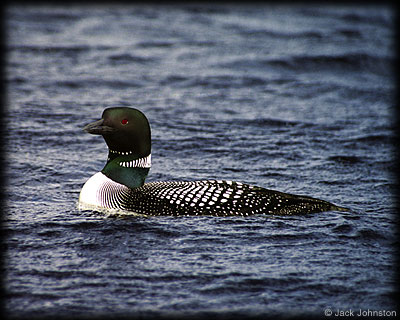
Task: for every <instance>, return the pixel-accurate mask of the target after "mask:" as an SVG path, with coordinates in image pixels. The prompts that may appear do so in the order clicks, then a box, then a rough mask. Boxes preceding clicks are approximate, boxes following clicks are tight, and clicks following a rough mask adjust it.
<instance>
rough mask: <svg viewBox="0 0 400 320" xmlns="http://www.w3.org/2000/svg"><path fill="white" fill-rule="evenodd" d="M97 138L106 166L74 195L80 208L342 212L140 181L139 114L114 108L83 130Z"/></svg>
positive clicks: (216, 183) (143, 154) (235, 191)
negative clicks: (105, 148)
mask: <svg viewBox="0 0 400 320" xmlns="http://www.w3.org/2000/svg"><path fill="white" fill-rule="evenodd" d="M83 130H84V131H86V132H88V133H91V134H95V135H102V136H103V138H104V140H105V142H106V144H107V146H108V158H107V163H106V165H105V166H104V168H103V170H101V172H98V173H96V174H95V175H93V176H92V177H91V178H90V179H89V180H88V181H87V182H86V183H85V184H84V186H83V188H82V190H81V192H80V195H79V206H80V208H92V209H100V210H104V209H105V210H108V209H114V210H117V211H130V212H134V213H136V214H142V215H171V216H179V215H211V216H235V215H240V216H248V215H254V214H277V215H294V214H307V213H316V212H323V211H348V209H346V208H342V207H339V206H336V205H334V204H331V203H329V202H327V201H324V200H319V199H315V198H311V197H307V196H298V195H292V194H288V193H283V192H278V191H273V190H268V189H264V188H261V187H257V186H252V185H248V184H243V183H239V182H234V181H225V180H224V181H222V180H201V181H162V182H149V183H145V179H146V177H147V174H148V172H149V170H150V167H151V133H150V125H149V121H148V120H147V118H146V116H145V115H144V114H143V113H142V112H141V111H139V110H137V109H134V108H128V107H114V108H107V109H105V110H104V112H103V115H102V118H101V119H100V120H98V121H96V122H93V123H90V124H88V125H86V126H85V127H84V128H83Z"/></svg>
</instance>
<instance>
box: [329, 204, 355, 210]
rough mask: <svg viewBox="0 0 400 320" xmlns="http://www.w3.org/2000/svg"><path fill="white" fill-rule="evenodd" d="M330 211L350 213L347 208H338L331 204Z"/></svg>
mask: <svg viewBox="0 0 400 320" xmlns="http://www.w3.org/2000/svg"><path fill="white" fill-rule="evenodd" d="M331 211H340V212H350V211H351V210H350V209H349V208H345V207H339V206H336V205H334V204H332V208H331Z"/></svg>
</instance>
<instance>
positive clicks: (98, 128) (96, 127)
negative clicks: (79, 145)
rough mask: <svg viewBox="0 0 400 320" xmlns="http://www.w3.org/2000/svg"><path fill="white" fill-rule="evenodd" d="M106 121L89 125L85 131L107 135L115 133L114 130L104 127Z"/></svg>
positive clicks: (102, 120) (101, 120)
mask: <svg viewBox="0 0 400 320" xmlns="http://www.w3.org/2000/svg"><path fill="white" fill-rule="evenodd" d="M103 122H104V119H100V120H98V121H95V122H92V123H89V124H88V125H86V126H85V127H84V128H83V130H84V131H86V132H87V133H91V134H101V135H103V134H107V133H112V132H114V131H115V129H114V128H112V127H108V126H105V125H103Z"/></svg>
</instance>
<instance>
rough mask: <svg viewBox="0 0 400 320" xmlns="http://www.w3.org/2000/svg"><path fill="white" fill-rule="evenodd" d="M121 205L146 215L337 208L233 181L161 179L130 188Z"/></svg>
mask: <svg viewBox="0 0 400 320" xmlns="http://www.w3.org/2000/svg"><path fill="white" fill-rule="evenodd" d="M125 199H126V201H123V204H122V205H123V209H124V210H129V211H134V212H137V213H142V214H148V215H214V216H231V215H242V216H243V215H244V216H247V215H253V214H286V215H290V214H302V213H312V212H321V211H330V210H338V207H336V206H334V205H332V204H331V203H329V202H327V201H324V200H319V199H314V198H311V197H305V196H296V195H291V194H288V193H283V192H278V191H273V190H268V189H264V188H261V187H256V186H251V185H247V184H242V183H238V182H234V181H222V180H202V181H176V182H175V181H163V182H150V183H145V184H144V185H143V186H142V187H139V188H136V189H130V194H129V196H128V197H126V198H125Z"/></svg>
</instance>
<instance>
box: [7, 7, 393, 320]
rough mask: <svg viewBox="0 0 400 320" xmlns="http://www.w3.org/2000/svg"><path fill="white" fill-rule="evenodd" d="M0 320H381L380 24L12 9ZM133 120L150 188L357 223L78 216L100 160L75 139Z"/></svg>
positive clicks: (294, 11)
mask: <svg viewBox="0 0 400 320" xmlns="http://www.w3.org/2000/svg"><path fill="white" fill-rule="evenodd" d="M5 16H6V27H7V30H6V45H7V54H6V65H5V67H6V81H7V86H6V89H7V100H6V102H7V107H6V110H5V117H4V121H5V122H6V125H7V131H6V133H5V138H4V141H5V142H6V146H5V148H4V149H5V150H6V154H5V158H6V159H5V165H6V167H5V170H4V173H5V174H6V178H7V180H6V188H5V193H6V207H5V210H4V218H3V226H2V229H3V230H2V234H4V235H5V236H4V238H3V242H4V244H3V245H4V248H5V249H4V250H5V252H4V257H5V260H4V264H5V268H6V273H5V277H4V288H5V290H6V296H5V309H6V312H7V314H8V315H9V316H10V317H14V318H22V317H26V318H29V319H32V318H34V317H43V316H48V317H55V316H57V317H61V316H75V317H80V316H106V317H111V316H143V317H152V316H159V315H172V316H183V317H186V316H189V315H190V316H196V315H198V316H202V315H207V316H211V315H214V316H220V317H222V316H225V315H231V316H235V315H236V316H238V317H239V316H243V315H253V316H267V315H275V316H283V315H309V316H310V315H315V316H320V317H323V316H324V314H325V312H329V311H326V310H327V308H330V309H331V310H332V311H333V312H336V310H338V309H339V310H343V311H346V310H350V309H351V310H360V309H362V310H375V311H379V310H380V311H382V310H386V311H394V310H397V309H396V304H395V299H394V297H395V289H396V282H395V278H394V275H395V272H396V271H397V270H396V266H395V260H396V258H395V256H394V254H395V252H396V249H395V245H396V244H398V241H397V238H396V232H395V225H396V221H397V218H396V214H397V213H398V212H397V211H396V205H395V204H396V203H395V197H394V194H395V192H394V191H395V187H396V179H395V175H394V168H395V167H396V159H395V150H394V141H395V134H394V128H395V112H394V110H395V83H394V59H395V44H394V11H393V10H392V9H391V8H390V7H379V6H378V7H361V6H360V5H359V4H358V5H357V6H354V7H352V6H315V5H306V6H294V5H286V6H278V5H276V6H272V5H269V6H267V5H264V6H261V5H247V6H246V5H220V6H216V5H215V6H213V5H205V4H204V5H187V6H185V5H166V6H161V5H158V6H156V5H152V6H146V5H137V6H106V5H97V6H79V5H75V6H55V7H51V6H9V7H7V9H6V12H5ZM112 106H132V107H135V108H138V109H140V110H141V111H143V112H144V113H145V114H146V115H147V117H148V119H149V121H150V124H151V128H152V138H153V146H152V162H153V167H152V169H151V170H150V174H149V177H148V181H157V180H195V179H199V180H204V179H229V180H235V181H239V182H243V183H249V184H253V185H258V186H262V187H265V188H268V189H275V190H279V191H284V192H289V193H295V194H304V195H309V196H313V197H317V198H321V199H325V200H328V201H331V202H334V203H336V204H338V205H341V206H345V207H349V208H351V209H352V212H349V213H346V212H345V213H343V212H326V213H319V214H312V215H308V216H264V215H257V216H252V217H246V218H244V217H225V218H221V217H219V218H218V217H209V216H205V217H176V218H174V217H147V218H145V217H135V216H112V215H107V214H104V213H103V214H102V213H99V212H94V211H79V210H78V209H77V200H78V196H79V192H80V189H81V187H82V185H83V184H84V183H85V181H86V180H87V179H88V178H89V177H90V176H92V175H93V174H94V173H96V172H97V171H99V170H101V169H102V168H103V166H104V164H105V161H106V158H107V148H106V145H105V143H104V141H103V139H102V138H101V137H99V136H92V135H89V134H86V133H85V132H83V131H82V128H83V126H84V125H85V124H87V123H89V122H92V121H94V120H96V119H98V118H99V117H100V116H101V113H102V111H103V109H105V108H106V107H112Z"/></svg>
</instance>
